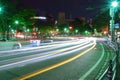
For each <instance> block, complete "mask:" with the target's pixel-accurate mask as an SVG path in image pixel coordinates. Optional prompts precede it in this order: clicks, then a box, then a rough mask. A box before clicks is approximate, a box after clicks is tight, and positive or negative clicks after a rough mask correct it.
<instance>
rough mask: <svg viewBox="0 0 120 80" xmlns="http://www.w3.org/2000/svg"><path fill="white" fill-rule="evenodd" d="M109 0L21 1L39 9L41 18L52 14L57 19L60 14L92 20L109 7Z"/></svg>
mask: <svg viewBox="0 0 120 80" xmlns="http://www.w3.org/2000/svg"><path fill="white" fill-rule="evenodd" d="M107 1H108V0H21V3H22V4H23V5H25V6H28V7H32V8H35V9H37V11H38V14H39V15H40V16H42V15H45V14H46V13H51V14H52V15H53V16H55V17H57V16H58V13H59V12H65V14H66V16H67V17H69V16H72V17H73V18H76V17H86V18H92V17H95V16H96V15H98V14H99V13H100V10H101V9H103V8H105V7H106V6H107V5H108V2H107Z"/></svg>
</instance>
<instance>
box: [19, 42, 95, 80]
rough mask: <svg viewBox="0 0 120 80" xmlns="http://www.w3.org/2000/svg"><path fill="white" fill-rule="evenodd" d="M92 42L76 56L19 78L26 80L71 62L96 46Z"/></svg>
mask: <svg viewBox="0 0 120 80" xmlns="http://www.w3.org/2000/svg"><path fill="white" fill-rule="evenodd" d="M94 43H95V44H94V45H93V46H92V47H91V48H89V49H87V50H86V51H83V52H82V53H81V54H78V55H76V56H74V57H72V58H69V59H67V60H65V61H63V62H60V63H57V64H54V65H52V66H49V67H47V68H44V69H42V70H39V71H36V72H34V73H30V74H28V75H25V76H23V77H22V78H20V79H19V80H26V79H29V78H32V77H34V76H37V75H39V74H42V73H44V72H47V71H49V70H52V69H54V68H57V67H59V66H62V65H64V64H67V63H69V62H71V61H73V60H75V59H77V58H79V57H80V56H82V55H84V54H85V53H87V52H88V51H90V50H92V49H93V48H94V47H95V46H96V42H94Z"/></svg>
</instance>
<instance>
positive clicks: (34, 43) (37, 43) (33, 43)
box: [30, 38, 41, 47]
mask: <svg viewBox="0 0 120 80" xmlns="http://www.w3.org/2000/svg"><path fill="white" fill-rule="evenodd" d="M40 43H41V39H39V38H33V39H30V45H31V46H33V47H35V46H40Z"/></svg>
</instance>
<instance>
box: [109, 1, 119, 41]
mask: <svg viewBox="0 0 120 80" xmlns="http://www.w3.org/2000/svg"><path fill="white" fill-rule="evenodd" d="M117 6H118V2H117V1H112V3H111V6H110V17H111V20H110V35H111V39H112V41H114V42H116V38H115V26H114V17H115V11H116V7H117Z"/></svg>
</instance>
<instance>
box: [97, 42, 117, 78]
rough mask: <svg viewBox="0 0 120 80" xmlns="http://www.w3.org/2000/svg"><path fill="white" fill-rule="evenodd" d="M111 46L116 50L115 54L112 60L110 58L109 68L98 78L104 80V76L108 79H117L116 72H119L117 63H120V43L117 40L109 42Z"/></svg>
mask: <svg viewBox="0 0 120 80" xmlns="http://www.w3.org/2000/svg"><path fill="white" fill-rule="evenodd" d="M108 44H109V46H110V47H112V49H113V50H114V52H115V56H114V58H113V59H112V60H109V65H108V67H107V69H106V70H105V71H104V73H103V74H102V75H101V76H100V78H99V79H98V80H103V79H104V78H107V80H115V78H116V73H117V66H118V65H117V64H118V56H119V49H118V48H119V45H118V44H117V43H115V42H110V43H108Z"/></svg>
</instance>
